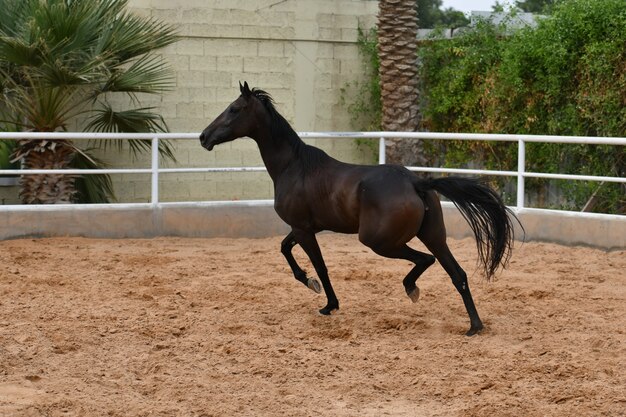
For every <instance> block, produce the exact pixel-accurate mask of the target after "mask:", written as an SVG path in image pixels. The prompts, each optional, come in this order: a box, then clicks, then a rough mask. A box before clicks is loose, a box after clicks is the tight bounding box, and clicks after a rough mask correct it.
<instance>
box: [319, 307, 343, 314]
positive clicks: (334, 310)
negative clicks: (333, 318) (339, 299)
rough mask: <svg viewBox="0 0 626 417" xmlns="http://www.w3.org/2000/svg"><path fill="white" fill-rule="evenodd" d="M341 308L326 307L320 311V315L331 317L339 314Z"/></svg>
mask: <svg viewBox="0 0 626 417" xmlns="http://www.w3.org/2000/svg"><path fill="white" fill-rule="evenodd" d="M338 312H339V307H324V308H322V309H321V310H320V314H321V315H323V316H330V315H331V314H337V313H338Z"/></svg>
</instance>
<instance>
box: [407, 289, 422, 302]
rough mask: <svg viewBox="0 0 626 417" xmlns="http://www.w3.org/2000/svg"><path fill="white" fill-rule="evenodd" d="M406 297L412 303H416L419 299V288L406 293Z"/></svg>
mask: <svg viewBox="0 0 626 417" xmlns="http://www.w3.org/2000/svg"><path fill="white" fill-rule="evenodd" d="M406 295H408V296H409V298H410V299H411V301H413V302H414V303H417V301H418V300H419V299H420V289H419V287H415V289H413V290H412V291H407V292H406Z"/></svg>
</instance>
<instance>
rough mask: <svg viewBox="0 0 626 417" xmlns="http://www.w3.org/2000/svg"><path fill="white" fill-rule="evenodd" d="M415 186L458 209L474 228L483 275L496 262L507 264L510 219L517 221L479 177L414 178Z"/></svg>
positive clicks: (490, 271)
mask: <svg viewBox="0 0 626 417" xmlns="http://www.w3.org/2000/svg"><path fill="white" fill-rule="evenodd" d="M415 188H416V189H417V190H418V191H420V190H421V191H427V190H435V191H437V192H439V193H441V194H442V195H444V196H445V197H447V198H448V199H450V200H451V201H452V202H453V203H454V205H455V206H456V207H457V208H458V209H459V211H460V212H461V214H462V215H463V217H464V218H465V220H467V222H468V223H469V225H470V227H471V228H472V231H473V232H474V236H475V237H476V247H477V249H478V256H479V258H480V262H481V264H482V265H483V266H484V268H485V275H486V277H487V279H490V278H491V277H492V276H493V275H494V274H495V272H496V270H497V269H498V266H500V265H501V266H502V267H503V268H504V267H505V266H506V265H507V263H508V261H509V258H510V257H511V248H512V245H513V239H514V229H513V221H512V219H515V220H516V221H517V223H519V224H520V226H521V223H520V221H519V219H518V218H517V216H515V214H514V213H513V212H512V211H511V210H510V209H509V208H507V207H506V206H505V205H504V203H503V202H502V199H501V198H500V196H499V195H498V194H497V193H496V192H495V191H494V190H493V189H491V188H490V187H488V186H487V185H485V184H483V183H481V181H480V180H477V179H469V178H462V177H443V178H430V179H416V181H415ZM522 230H523V227H522Z"/></svg>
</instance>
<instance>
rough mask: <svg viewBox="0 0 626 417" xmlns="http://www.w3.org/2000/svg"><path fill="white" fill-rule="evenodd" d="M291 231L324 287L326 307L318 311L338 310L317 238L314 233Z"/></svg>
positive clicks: (324, 312)
mask: <svg viewBox="0 0 626 417" xmlns="http://www.w3.org/2000/svg"><path fill="white" fill-rule="evenodd" d="M292 233H293V238H294V240H295V241H296V243H298V244H300V246H301V247H302V249H304V252H306V254H307V255H308V256H309V259H311V263H312V264H313V267H314V268H315V272H317V276H318V277H319V279H320V281H322V286H323V287H324V292H325V293H326V299H327V301H328V302H327V304H326V307H324V308H322V309H321V310H320V313H321V314H324V315H329V314H331V313H332V312H333V311H335V310H339V300H337V296H336V295H335V291H334V290H333V286H332V285H331V284H330V279H329V278H328V269H327V268H326V264H325V263H324V258H323V257H322V251H321V250H320V247H319V244H318V243H317V239H316V238H315V233H313V232H308V231H304V230H297V229H295V230H293V231H292Z"/></svg>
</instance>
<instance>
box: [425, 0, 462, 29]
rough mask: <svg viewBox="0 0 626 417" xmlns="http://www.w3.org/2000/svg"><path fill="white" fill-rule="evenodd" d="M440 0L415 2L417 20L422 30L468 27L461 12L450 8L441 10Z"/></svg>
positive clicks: (441, 3)
mask: <svg viewBox="0 0 626 417" xmlns="http://www.w3.org/2000/svg"><path fill="white" fill-rule="evenodd" d="M442 6H443V2H442V0H417V19H418V24H419V27H420V28H422V29H434V28H437V27H445V28H452V29H456V28H459V27H462V26H467V25H469V23H470V21H469V19H468V18H467V17H465V15H464V14H463V12H460V11H458V10H455V9H453V8H451V7H448V8H446V9H442Z"/></svg>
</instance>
